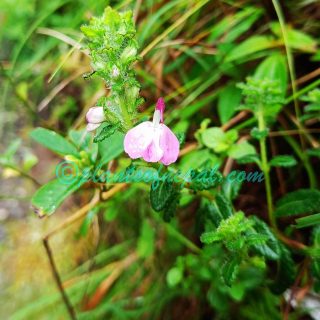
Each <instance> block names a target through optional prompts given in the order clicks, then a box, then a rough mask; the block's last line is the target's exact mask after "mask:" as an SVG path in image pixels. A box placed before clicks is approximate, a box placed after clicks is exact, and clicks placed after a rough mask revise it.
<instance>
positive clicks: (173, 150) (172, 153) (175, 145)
mask: <svg viewBox="0 0 320 320" xmlns="http://www.w3.org/2000/svg"><path fill="white" fill-rule="evenodd" d="M160 126H161V127H162V135H161V136H160V148H161V149H162V150H163V156H162V158H161V159H160V162H162V163H163V164H164V165H166V166H168V165H169V164H171V163H174V162H176V161H177V159H178V156H179V149H180V143H179V140H178V139H177V137H176V136H175V134H174V133H173V132H172V131H171V130H170V129H169V128H168V127H167V126H166V125H165V124H161V125H160Z"/></svg>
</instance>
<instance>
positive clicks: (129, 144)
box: [124, 121, 153, 159]
mask: <svg viewBox="0 0 320 320" xmlns="http://www.w3.org/2000/svg"><path fill="white" fill-rule="evenodd" d="M152 137H153V127H152V122H150V121H145V122H142V123H140V124H139V125H137V126H136V127H134V128H132V129H130V130H129V131H128V132H127V134H126V136H125V137H124V151H125V152H126V153H127V154H128V155H129V157H130V158H131V159H137V158H141V157H142V154H143V152H144V151H145V150H146V149H147V148H148V146H149V145H150V144H151V142H152Z"/></svg>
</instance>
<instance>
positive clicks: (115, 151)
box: [98, 131, 124, 165]
mask: <svg viewBox="0 0 320 320" xmlns="http://www.w3.org/2000/svg"><path fill="white" fill-rule="evenodd" d="M123 139H124V134H123V133H121V132H118V131H117V132H115V133H114V134H113V135H112V136H111V137H109V138H107V139H105V140H103V141H101V142H99V143H98V150H99V154H100V155H101V160H100V162H99V165H104V164H106V163H108V162H109V161H111V160H113V159H114V158H116V157H117V156H118V155H120V154H121V153H122V152H123Z"/></svg>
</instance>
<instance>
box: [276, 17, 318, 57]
mask: <svg viewBox="0 0 320 320" xmlns="http://www.w3.org/2000/svg"><path fill="white" fill-rule="evenodd" d="M270 27H271V31H272V32H273V33H274V34H276V35H277V36H278V37H280V38H282V31H281V27H280V24H279V23H278V22H273V23H271V26H270ZM286 32H287V36H288V42H289V47H291V48H293V49H297V50H300V51H303V52H310V53H313V52H316V50H317V41H316V40H315V39H313V38H312V37H311V36H309V35H308V34H306V33H304V32H302V31H298V30H295V29H292V28H291V27H290V26H286Z"/></svg>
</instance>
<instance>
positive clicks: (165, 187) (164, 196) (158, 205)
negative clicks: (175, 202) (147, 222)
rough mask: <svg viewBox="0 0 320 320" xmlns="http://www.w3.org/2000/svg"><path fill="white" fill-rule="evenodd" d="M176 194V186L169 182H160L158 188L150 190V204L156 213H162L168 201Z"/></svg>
mask: <svg viewBox="0 0 320 320" xmlns="http://www.w3.org/2000/svg"><path fill="white" fill-rule="evenodd" d="M173 192H174V186H173V184H172V183H169V182H167V181H160V183H159V186H158V188H156V189H153V188H151V189H150V202H151V206H152V208H153V209H154V210H155V211H158V212H159V211H161V210H163V209H164V208H165V206H166V204H167V202H168V200H169V199H170V197H171V196H172V194H173Z"/></svg>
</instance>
